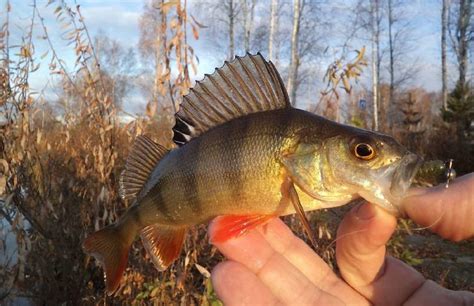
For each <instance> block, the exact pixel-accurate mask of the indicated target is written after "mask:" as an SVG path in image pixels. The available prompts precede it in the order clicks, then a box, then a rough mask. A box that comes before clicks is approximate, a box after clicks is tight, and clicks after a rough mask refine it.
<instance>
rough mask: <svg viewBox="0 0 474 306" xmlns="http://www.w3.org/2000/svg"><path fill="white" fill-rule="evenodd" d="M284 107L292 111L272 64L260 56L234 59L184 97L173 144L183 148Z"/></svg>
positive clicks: (286, 94) (281, 82)
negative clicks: (221, 129) (230, 125)
mask: <svg viewBox="0 0 474 306" xmlns="http://www.w3.org/2000/svg"><path fill="white" fill-rule="evenodd" d="M287 107H291V106H290V100H289V98H288V93H287V92H286V89H285V85H284V84H283V81H282V80H281V77H280V75H279V74H278V71H277V70H276V68H275V66H274V65H273V63H272V62H267V61H266V60H265V59H264V58H263V56H262V55H261V54H260V53H258V54H257V55H251V54H247V55H246V56H245V57H236V58H235V59H234V60H233V61H232V62H226V63H225V64H224V66H222V67H221V68H218V69H216V70H215V71H214V73H213V74H211V75H208V74H206V75H205V77H204V79H203V80H202V81H200V82H197V83H196V86H194V88H192V89H191V90H190V92H189V94H188V95H186V96H184V97H183V103H182V104H181V106H180V110H179V112H178V113H177V114H176V116H175V117H176V125H175V126H174V128H173V130H174V132H175V133H174V138H173V140H174V141H175V143H176V144H178V145H182V144H184V143H186V142H187V141H189V140H190V139H191V138H193V137H196V136H198V135H200V134H202V133H204V132H205V131H207V130H209V129H210V128H212V127H214V126H217V125H220V124H222V123H224V122H227V121H230V120H232V119H235V118H238V117H242V116H245V115H248V114H251V113H256V112H263V111H269V110H275V109H281V108H287Z"/></svg>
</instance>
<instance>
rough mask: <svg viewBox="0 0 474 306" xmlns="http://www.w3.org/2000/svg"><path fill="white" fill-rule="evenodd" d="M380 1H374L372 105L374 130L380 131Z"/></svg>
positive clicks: (372, 8) (372, 3) (372, 10)
mask: <svg viewBox="0 0 474 306" xmlns="http://www.w3.org/2000/svg"><path fill="white" fill-rule="evenodd" d="M378 10H379V3H378V0H372V2H371V13H372V103H373V120H372V129H373V130H374V131H378V130H379V118H378V117H379V114H378V112H379V109H378V88H379V63H378V62H379V24H378V19H379V18H378V17H379V14H378Z"/></svg>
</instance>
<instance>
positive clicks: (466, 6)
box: [457, 0, 472, 85]
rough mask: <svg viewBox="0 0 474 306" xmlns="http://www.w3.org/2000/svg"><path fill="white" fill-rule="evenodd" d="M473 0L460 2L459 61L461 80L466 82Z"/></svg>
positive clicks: (463, 82) (462, 82) (463, 83)
mask: <svg viewBox="0 0 474 306" xmlns="http://www.w3.org/2000/svg"><path fill="white" fill-rule="evenodd" d="M471 4H472V0H461V1H460V4H459V18H458V31H457V39H458V44H459V45H458V62H459V82H460V83H461V85H465V84H466V73H467V65H468V51H469V21H470V19H471Z"/></svg>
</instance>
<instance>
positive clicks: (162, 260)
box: [140, 224, 187, 271]
mask: <svg viewBox="0 0 474 306" xmlns="http://www.w3.org/2000/svg"><path fill="white" fill-rule="evenodd" d="M186 229H187V228H186V227H178V228H171V227H167V226H159V225H158V224H154V225H150V226H147V227H145V228H143V229H142V230H141V232H140V237H141V238H142V242H143V246H144V247H145V249H146V251H147V253H148V256H150V258H151V260H152V261H153V264H154V265H155V267H156V268H157V269H158V270H159V271H163V270H166V268H168V266H169V265H170V264H172V263H173V261H175V259H176V258H178V256H179V254H180V253H181V248H182V247H183V243H184V237H185V235H186Z"/></svg>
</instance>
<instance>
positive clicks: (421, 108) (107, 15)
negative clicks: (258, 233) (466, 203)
mask: <svg viewBox="0 0 474 306" xmlns="http://www.w3.org/2000/svg"><path fill="white" fill-rule="evenodd" d="M473 6H474V5H473V1H471V0H424V1H422V0H420V1H408V0H367V1H361V0H353V1H352V0H348V1H342V0H334V1H311V0H222V1H218V0H209V1H204V0H195V1H193V0H187V1H186V0H167V1H165V0H145V1H141V0H136V1H133V0H128V1H112V0H100V1H92V0H84V1H80V0H67V1H66V0H63V1H60V0H56V1H55V0H49V1H44V0H41V1H40V0H38V1H35V0H24V1H23V0H21V1H20V0H1V1H0V304H4V303H5V304H7V305H9V304H24V305H30V304H48V305H49V304H51V305H53V304H78V303H80V304H99V303H100V304H103V303H111V304H118V303H128V304H130V303H135V304H141V303H145V304H162V303H166V304H169V303H172V304H185V305H188V304H190V305H197V304H199V305H201V304H202V305H219V303H220V302H219V301H218V300H217V299H216V296H215V294H214V292H213V290H212V286H211V284H210V281H209V271H210V270H211V269H212V267H213V266H214V265H215V264H216V263H217V262H218V261H220V260H222V257H221V256H220V255H219V254H218V253H217V252H216V250H215V249H214V248H213V247H211V246H210V245H208V243H207V237H206V231H205V228H206V227H205V225H202V226H200V227H196V228H194V229H193V230H191V231H190V232H191V233H190V235H189V236H188V238H187V240H186V245H185V248H184V250H183V253H182V256H181V258H180V259H179V260H178V261H176V263H175V264H173V266H172V267H171V268H170V269H168V270H167V271H165V272H162V273H159V272H157V271H156V270H155V269H154V267H153V265H152V263H151V262H150V261H149V260H148V259H147V256H146V254H145V253H144V250H143V248H142V246H141V244H140V243H139V242H138V241H137V242H136V243H135V245H134V247H133V248H132V251H131V254H130V259H129V263H130V264H129V268H127V270H126V275H125V277H124V281H123V283H122V286H121V288H120V290H119V291H118V293H117V294H116V295H115V296H114V297H106V296H105V294H104V283H103V275H102V270H101V269H100V268H99V267H98V266H97V265H96V263H95V261H94V260H93V259H92V258H90V257H88V256H86V255H85V254H84V253H83V252H82V250H81V247H80V244H81V241H82V240H83V238H84V237H85V236H86V234H87V233H90V232H92V231H94V230H97V229H99V228H101V227H103V226H104V225H107V224H110V223H112V222H114V221H115V220H116V219H117V217H118V216H119V215H120V214H121V213H123V212H124V210H125V209H126V208H127V206H128V205H129V204H130V203H126V202H123V201H122V200H120V199H119V197H118V178H119V175H120V172H121V171H122V169H123V166H124V161H125V158H126V156H127V154H128V151H129V149H130V146H131V144H132V143H133V140H134V138H135V137H136V136H137V135H140V134H143V133H146V134H148V135H151V137H152V138H153V139H155V140H156V141H157V142H159V143H161V144H162V145H164V146H167V147H172V142H171V138H172V132H171V127H172V126H173V125H174V117H173V115H174V113H175V112H176V110H177V109H178V108H179V104H180V101H181V96H182V95H184V94H186V93H187V91H188V88H189V87H191V86H192V85H193V84H194V82H195V80H199V79H202V77H203V76H204V74H205V73H212V72H213V71H214V68H215V67H220V66H222V64H223V63H224V61H225V60H232V59H233V58H234V57H235V56H243V55H245V54H246V52H250V53H256V52H261V53H262V54H263V55H264V57H266V58H267V59H269V60H271V61H272V62H273V63H274V64H275V65H276V67H277V69H278V70H279V71H280V73H281V76H282V79H283V81H284V82H285V83H286V85H287V89H288V92H289V95H290V98H291V100H292V104H293V105H294V106H295V107H298V108H301V109H305V110H308V111H310V112H314V113H316V114H319V115H322V116H325V117H327V118H330V119H332V120H335V121H338V122H341V123H344V124H349V125H354V126H358V127H362V128H367V129H371V130H376V131H380V132H383V133H387V134H390V135H392V136H394V137H396V138H397V139H398V140H399V141H400V142H401V143H403V144H404V145H406V146H407V147H408V148H409V149H410V150H412V151H414V152H417V153H418V154H420V155H421V156H423V157H424V158H426V159H442V160H446V159H448V158H453V159H454V167H455V169H456V170H457V172H458V174H463V173H468V172H472V171H473V170H474V123H473V121H474V96H473V85H474V83H473V82H474V81H473V76H474V75H473V73H474V68H473V65H472V64H473V56H472V55H473V52H474V43H473V39H474V18H473V17H472V14H473V13H474V7H473ZM348 207H349V208H350V206H348ZM348 207H343V208H340V209H333V210H330V211H317V212H313V213H311V215H310V216H311V223H312V225H313V228H315V229H316V230H317V232H318V236H319V241H320V245H319V247H318V250H317V252H318V254H320V256H322V257H323V258H324V259H325V260H326V261H327V262H328V263H329V264H330V265H332V266H334V245H333V243H332V241H333V240H334V237H335V229H336V228H337V224H338V222H339V220H340V218H341V217H342V216H343V214H344V212H345V211H347V209H348ZM284 219H285V221H287V223H288V224H290V226H291V227H292V228H293V230H294V231H295V232H296V233H298V234H299V235H300V236H302V238H303V239H304V237H303V235H302V233H303V230H302V228H301V227H300V225H299V223H298V221H297V220H294V219H293V218H292V217H285V218H284ZM389 247H390V253H391V254H392V255H394V256H396V257H398V258H401V259H402V260H404V261H405V262H407V263H409V264H410V265H412V266H414V267H415V268H416V269H418V270H419V271H421V272H422V273H423V274H424V275H425V276H427V277H429V278H431V279H433V280H435V281H437V282H439V283H441V284H442V285H443V286H446V287H448V288H451V289H463V290H471V291H474V270H473V269H474V268H473V267H474V264H473V263H474V257H473V254H474V242H473V241H472V240H471V241H466V242H462V243H456V244H454V243H449V242H446V241H444V240H442V239H440V238H438V237H436V236H434V235H431V234H430V233H429V232H428V231H426V230H420V229H418V228H417V226H416V225H414V224H411V223H410V222H409V221H401V222H400V225H399V229H398V231H397V233H396V235H395V236H394V237H393V239H392V240H391V242H390V245H389ZM334 268H335V269H337V267H335V266H334Z"/></svg>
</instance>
